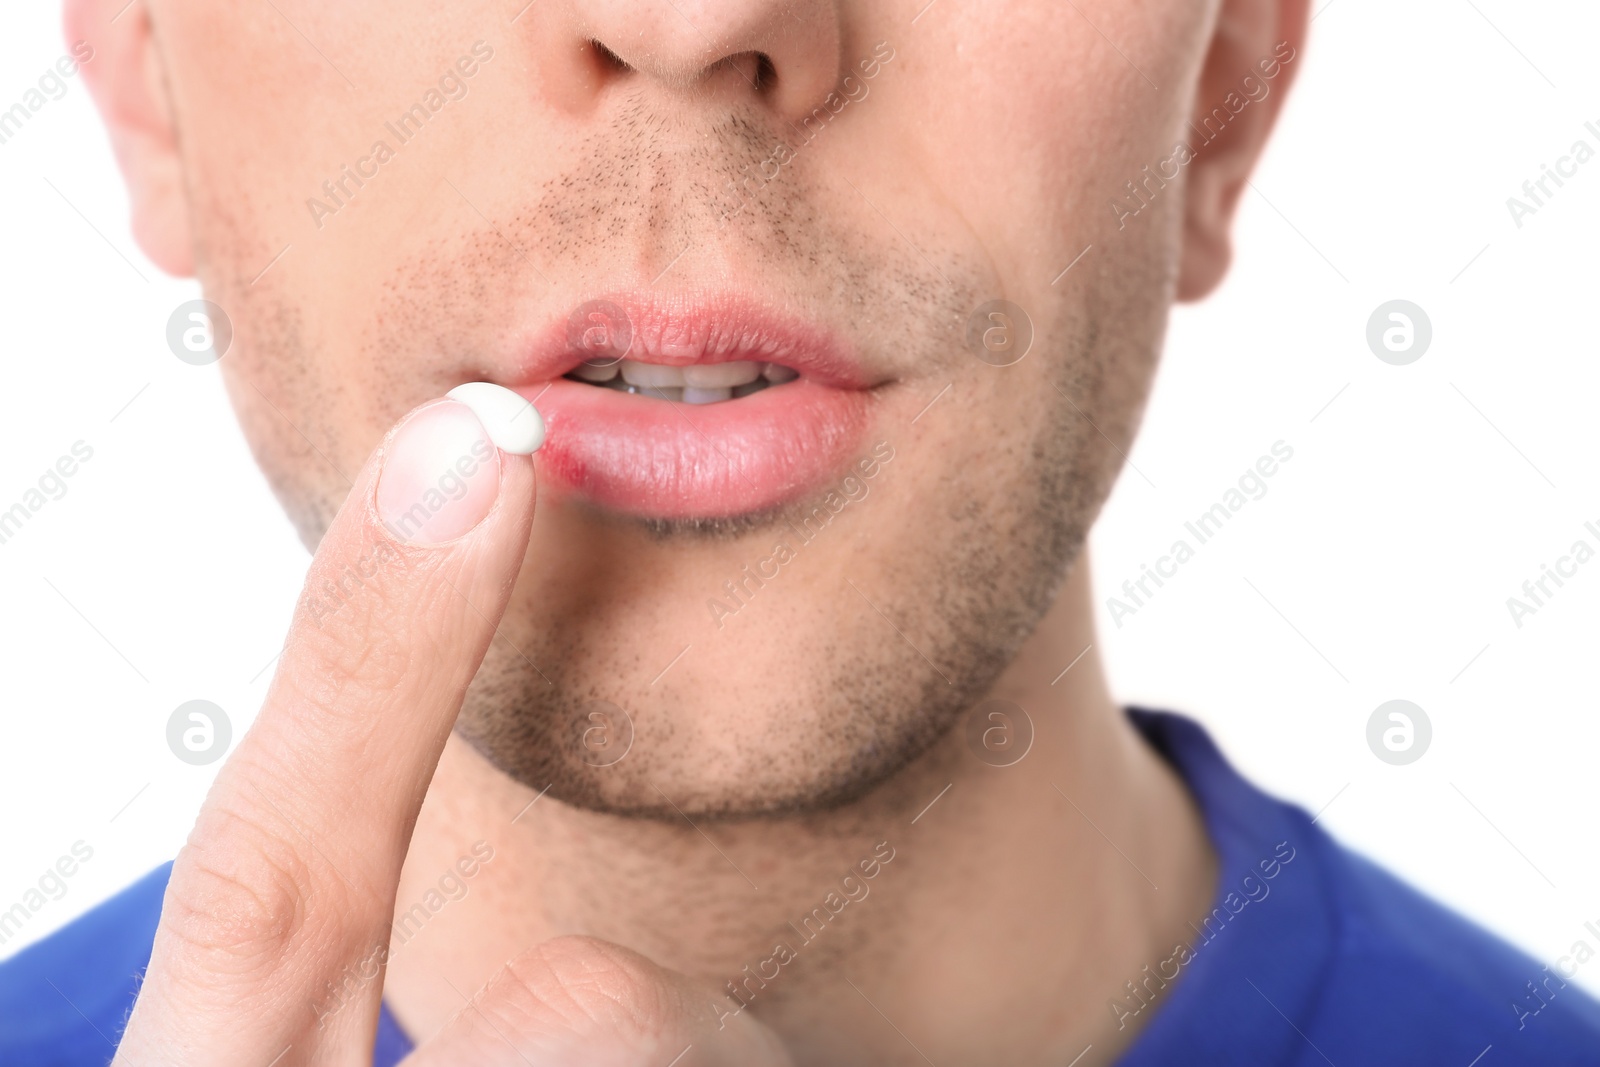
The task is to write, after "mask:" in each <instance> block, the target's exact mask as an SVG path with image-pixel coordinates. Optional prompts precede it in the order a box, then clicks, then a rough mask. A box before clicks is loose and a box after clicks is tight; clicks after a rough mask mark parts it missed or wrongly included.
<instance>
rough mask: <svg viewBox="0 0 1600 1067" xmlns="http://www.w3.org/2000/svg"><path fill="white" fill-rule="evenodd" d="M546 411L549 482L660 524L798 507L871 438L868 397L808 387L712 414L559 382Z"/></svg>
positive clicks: (795, 384) (735, 403)
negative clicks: (796, 504)
mask: <svg viewBox="0 0 1600 1067" xmlns="http://www.w3.org/2000/svg"><path fill="white" fill-rule="evenodd" d="M529 399H533V397H532V396H531V395H530V396H529ZM537 407H538V408H539V411H540V412H541V413H542V414H543V415H544V418H545V426H546V427H547V431H548V435H549V436H548V437H547V438H546V443H545V446H544V449H543V450H542V451H541V452H540V463H539V470H540V474H541V476H542V477H543V479H544V480H545V481H547V482H552V483H554V484H556V485H559V486H563V487H565V488H568V489H570V490H572V491H575V492H577V493H579V494H581V495H582V496H585V497H587V498H589V499H590V500H592V501H594V502H595V503H596V504H599V505H601V506H602V507H607V508H612V509H615V510H617V511H624V512H629V513H632V514H637V515H643V516H647V517H651V518H660V519H688V518H727V517H730V516H734V515H743V514H749V513H752V512H757V511H762V510H765V509H768V508H772V507H776V506H778V505H780V504H784V503H787V502H789V501H791V500H794V499H796V498H797V497H799V496H801V495H802V494H804V493H806V492H807V491H808V490H811V489H813V488H816V487H818V486H819V485H820V484H822V483H823V482H825V481H826V480H827V478H828V476H829V475H830V474H832V473H833V472H834V471H837V470H839V469H840V468H842V467H843V466H844V465H845V464H847V463H848V462H849V461H850V460H851V459H852V458H854V456H855V454H856V453H857V452H858V451H859V450H860V448H861V444H862V439H863V436H864V434H865V432H866V428H867V394H866V393H865V392H862V391H860V390H855V389H836V388H832V387H829V386H825V385H818V384H816V383H814V382H811V381H809V380H807V379H804V378H801V379H799V380H797V381H792V382H788V383H786V384H784V385H782V386H780V387H777V388H773V389H767V390H765V391H763V392H760V393H757V394H755V395H754V396H747V397H741V398H739V399H737V400H729V401H725V402H723V403H719V404H703V405H689V404H683V403H680V402H674V401H670V400H660V399H656V398H654V397H649V396H630V395H628V394H627V393H622V392H618V391H615V390H611V389H600V388H596V387H595V386H592V385H586V384H584V383H582V382H575V381H570V380H568V379H565V378H559V379H557V380H556V381H554V382H552V383H551V384H550V387H549V388H548V389H547V390H545V392H544V394H543V396H542V397H540V399H539V400H538V402H537Z"/></svg>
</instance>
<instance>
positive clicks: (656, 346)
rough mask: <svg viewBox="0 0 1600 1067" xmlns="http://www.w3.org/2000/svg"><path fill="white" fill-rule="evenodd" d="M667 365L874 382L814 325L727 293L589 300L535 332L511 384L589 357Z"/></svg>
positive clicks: (856, 384)
mask: <svg viewBox="0 0 1600 1067" xmlns="http://www.w3.org/2000/svg"><path fill="white" fill-rule="evenodd" d="M620 358H627V359H631V360H638V361H640V362H643V363H658V364H662V365H665V366H688V365H691V364H710V363H726V362H731V361H735V360H753V361H756V362H762V363H779V364H782V365H783V366H786V367H791V368H793V369H794V370H796V371H799V372H800V374H801V376H802V377H805V378H809V379H811V380H812V381H813V382H815V383H816V384H818V385H824V386H829V387H832V388H835V389H866V388H870V387H871V386H872V385H874V384H877V383H876V382H875V381H874V380H873V379H872V378H871V377H870V376H869V374H868V373H867V371H866V370H865V368H864V367H863V366H862V364H861V362H860V360H859V359H858V358H857V357H856V355H855V353H854V352H853V351H852V349H851V348H850V346H849V345H848V344H846V343H845V342H843V341H842V340H841V339H840V338H839V337H837V336H836V335H835V334H834V333H833V332H832V331H830V330H827V329H825V328H823V327H821V326H820V325H817V324H816V323H814V322H811V321H809V320H807V319H805V318H803V317H801V316H799V315H796V314H793V313H790V312H785V311H782V310H778V309H776V308H774V307H773V306H771V305H770V304H768V303H766V302H764V301H761V300H758V299H756V298H753V297H750V296H746V295H743V294H740V293H736V292H730V291H716V292H703V291H702V292H695V293H677V294H665V293H655V292H651V291H640V290H633V291H624V292H611V293H603V294H597V295H595V296H592V297H590V298H588V299H586V300H584V301H582V302H581V303H579V304H577V305H576V306H574V307H573V309H572V311H571V313H570V314H569V315H568V317H567V319H566V320H565V321H557V322H553V323H551V324H550V325H549V326H548V327H547V328H545V329H544V330H542V331H540V332H538V333H537V334H535V336H534V339H533V343H532V344H531V345H530V346H529V348H528V350H527V352H526V356H525V358H524V360H523V362H522V365H521V366H520V367H519V368H518V371H517V374H516V380H515V382H514V383H513V384H514V385H516V386H519V387H521V386H527V385H534V384H537V383H541V382H547V381H551V380H553V379H556V378H559V377H561V376H562V375H564V374H567V373H568V372H570V371H571V370H572V369H573V368H575V367H577V366H578V365H579V364H580V363H583V362H584V361H586V360H590V359H599V360H603V361H611V360H615V359H620Z"/></svg>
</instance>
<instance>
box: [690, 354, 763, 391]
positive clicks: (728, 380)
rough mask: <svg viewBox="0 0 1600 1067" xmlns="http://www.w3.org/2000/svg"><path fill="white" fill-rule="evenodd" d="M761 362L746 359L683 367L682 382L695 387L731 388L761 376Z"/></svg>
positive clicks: (747, 383) (748, 382)
mask: <svg viewBox="0 0 1600 1067" xmlns="http://www.w3.org/2000/svg"><path fill="white" fill-rule="evenodd" d="M761 366H762V365H761V364H760V363H751V362H749V361H748V360H739V361H737V362H734V363H705V364H699V365H696V366H692V367H684V368H683V384H685V385H692V386H694V387H695V388H697V389H731V388H733V387H734V386H736V385H749V384H750V383H751V382H753V381H755V380H756V379H757V378H759V377H761Z"/></svg>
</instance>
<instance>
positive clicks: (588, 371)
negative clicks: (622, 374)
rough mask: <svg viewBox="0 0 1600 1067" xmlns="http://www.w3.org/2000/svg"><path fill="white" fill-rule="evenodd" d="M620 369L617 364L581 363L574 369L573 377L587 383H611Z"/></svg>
mask: <svg viewBox="0 0 1600 1067" xmlns="http://www.w3.org/2000/svg"><path fill="white" fill-rule="evenodd" d="M619 369H620V368H619V367H618V366H617V364H616V363H604V364H601V363H580V364H578V365H577V366H576V367H574V368H573V369H572V376H573V377H574V378H578V379H580V380H581V381H585V382H595V383H599V382H609V381H610V380H611V379H613V378H615V377H616V376H617V373H618V371H619Z"/></svg>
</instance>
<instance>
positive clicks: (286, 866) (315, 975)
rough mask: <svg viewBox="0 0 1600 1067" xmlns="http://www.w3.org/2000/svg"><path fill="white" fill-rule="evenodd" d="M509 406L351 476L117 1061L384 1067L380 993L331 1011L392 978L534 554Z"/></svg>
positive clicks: (441, 425) (447, 425)
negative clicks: (439, 816)
mask: <svg viewBox="0 0 1600 1067" xmlns="http://www.w3.org/2000/svg"><path fill="white" fill-rule="evenodd" d="M497 389H498V387H492V386H490V387H484V389H481V390H476V391H474V390H471V389H468V390H465V391H464V392H459V393H458V392H455V391H453V392H452V396H457V395H461V396H462V399H463V400H465V401H466V402H465V403H463V402H460V401H458V400H451V399H447V400H442V401H435V402H432V403H429V404H425V405H423V406H422V407H420V408H418V409H416V410H414V411H412V412H411V413H410V414H409V415H407V416H406V417H405V418H404V419H402V420H401V422H400V424H399V425H398V426H396V427H395V429H393V430H391V431H390V433H389V435H388V436H387V437H386V438H385V439H384V441H383V443H382V444H381V445H380V446H379V448H378V449H377V450H376V451H375V452H374V454H373V456H372V457H371V458H370V459H369V460H368V461H367V463H366V465H365V466H364V467H363V469H362V471H361V473H360V475H359V476H358V477H357V479H356V482H355V485H354V487H353V488H352V490H351V492H350V495H349V497H348V498H347V499H346V501H345V503H344V506H343V507H342V508H341V509H340V511H339V514H338V515H337V517H336V518H335V519H334V521H333V524H332V525H331V527H330V528H329V530H328V532H327V534H326V535H325V537H324V538H323V541H322V543H321V545H320V546H319V547H318V549H317V552H316V557H315V559H314V560H313V561H312V565H311V569H310V572H309V574H308V575H307V578H306V585H305V590H304V592H303V593H302V596H301V599H300V602H299V605H298V608H297V610H296V612H295V616H294V621H293V623H292V625H291V627H290V631H289V636H288V640H287V641H286V643H285V645H284V650H283V655H282V657H281V659H280V661H279V666H278V670H277V673H276V675H275V677H274V678H273V682H272V685H271V688H270V690H269V692H268V695H267V699H266V702H265V704H264V705H263V707H262V710H261V713H260V715H259V716H258V718H257V720H256V722H255V724H254V725H253V726H252V727H251V729H250V731H249V733H248V734H247V735H246V736H245V738H244V739H243V740H242V741H241V742H240V744H239V747H238V749H237V751H235V753H234V754H233V756H232V757H231V758H230V760H229V762H228V764H227V765H226V766H225V767H224V768H223V770H222V772H221V774H220V775H219V776H218V778H217V781H216V783H215V784H214V785H213V787H212V790H211V792H210V794H209V795H208V796H207V798H206V802H205V805H204V807H203V808H202V810H201V814H200V817H199V819H198V821H197V823H196V825H195V828H194V830H193V832H192V833H191V835H190V837H189V841H188V844H187V845H186V846H185V848H184V849H183V850H182V852H181V853H180V854H179V856H178V859H177V861H176V862H175V863H174V866H173V870H172V876H171V880H170V881H169V883H168V887H167V894H166V900H165V903H164V906H163V913H162V920H161V925H160V927H159V929H158V931H157V934H156V941H155V947H154V952H153V954H152V957H151V964H150V969H149V972H148V974H147V976H146V979H145V985H144V988H143V989H142V991H141V994H140V997H139V1000H138V1002H137V1004H136V1006H135V1009H134V1013H133V1015H132V1017H131V1019H130V1021H129V1025H128V1029H127V1033H126V1036H125V1038H124V1040H123V1044H122V1048H121V1049H120V1050H119V1054H118V1062H124V1061H127V1062H132V1063H141V1062H162V1063H197V1064H198V1063H207V1064H212V1063H221V1062H228V1063H251V1062H258V1063H261V1064H266V1063H268V1062H270V1061H272V1060H273V1059H274V1057H275V1056H278V1055H280V1054H281V1053H282V1052H284V1051H285V1050H286V1049H287V1048H289V1047H296V1046H298V1048H299V1049H300V1050H301V1052H302V1053H307V1054H309V1055H307V1056H306V1057H304V1058H303V1057H302V1056H300V1055H297V1056H295V1057H294V1060H293V1061H294V1062H303V1061H306V1060H317V1061H320V1060H321V1059H323V1058H329V1059H331V1060H332V1061H336V1062H353V1061H356V1060H359V1057H360V1052H361V1050H362V1049H363V1046H364V1047H365V1049H366V1050H367V1051H370V1043H371V1039H372V1031H373V1028H374V1026H375V1025H376V1018H377V1012H378V1001H379V996H380V993H381V989H382V983H381V982H380V981H370V980H369V981H367V982H366V984H365V986H364V987H363V988H361V989H357V990H355V991H354V993H353V995H349V994H347V995H343V996H342V1002H343V1010H341V1011H340V1012H339V1013H338V1016H337V1018H329V1017H328V1016H327V1014H326V1011H325V1010H324V1011H322V1012H319V1011H318V1009H317V1005H318V1003H319V999H318V998H319V997H321V998H322V999H324V1000H325V999H326V998H327V994H328V993H329V992H330V991H331V989H332V985H333V981H334V979H335V978H336V977H338V976H341V975H343V974H344V973H345V971H346V969H347V968H349V967H350V966H351V965H352V964H356V963H362V964H364V965H365V966H366V968H367V969H370V961H371V960H372V958H373V957H374V954H375V953H376V954H379V960H378V962H379V966H378V968H377V975H381V973H382V968H381V962H382V961H381V953H382V952H384V951H386V948H387V945H388V925H389V920H390V917H391V913H392V911H393V907H394V893H395V886H396V883H397V881H398V878H399V873H400V867H401V864H402V862H403V860H404V858H405V852H406V847H407V844H408V842H409V839H410V835H411V829H412V825H413V823H414V822H415V819H416V815H417V811H418V808H419V807H420V805H421V802H422V798H423V795H424V793H425V791H426V789H427V785H428V782H429V780H430V778H431V777H432V774H433V770H434V766H435V764H436V762H437V760H438V758H439V754H440V751H441V750H442V749H443V746H444V743H445V741H446V739H447V738H448V736H449V733H450V729H451V727H452V725H453V723H454V722H455V718H456V715H457V713H458V712H459V711H460V707H461V702H462V699H463V696H464V694H465V692H466V688H467V685H468V683H469V682H470V681H471V680H472V677H473V675H474V674H475V673H476V671H477V669H478V666H479V665H480V663H481V662H482V659H483V655H484V653H485V651H486V649H487V648H488V644H489V642H490V640H491V639H492V638H493V636H494V630H495V626H496V625H497V623H498V621H499V618H500V616H501V614H502V612H503V611H504V610H505V605H506V601H507V598H508V597H509V595H510V591H511V587H512V585H513V583H514V581H515V578H516V574H517V570H518V568H519V566H520V564H521V561H522V557H523V554H524V552H525V551H526V548H527V543H528V535H529V530H530V528H531V525H532V519H533V504H534V489H535V480H534V470H533V464H532V461H531V460H530V459H529V458H528V457H527V456H526V455H521V454H514V453H513V452H508V451H506V450H504V449H502V448H500V447H497V442H498V444H500V445H506V446H508V447H509V448H512V449H515V450H522V449H524V448H526V450H528V451H531V449H532V447H537V445H538V443H539V441H540V440H542V436H543V432H542V425H540V424H539V423H538V419H539V417H538V413H537V412H535V411H534V410H533V408H532V406H531V405H529V404H528V403H527V401H525V400H522V399H521V398H520V397H516V396H515V394H511V393H510V392H509V391H507V390H498V391H497V392H496V391H494V390H497ZM500 394H504V396H501V395H500ZM507 398H510V399H509V400H508V399H507ZM517 405H520V408H518V407H517ZM519 418H520V419H521V420H528V419H531V420H532V424H529V423H527V422H524V423H523V424H522V426H521V429H523V430H524V431H525V432H523V433H521V434H520V435H519V434H517V433H516V431H517V430H518V428H519V427H518V420H519ZM535 431H536V432H535ZM530 445H531V447H528V446H530ZM377 975H374V977H376V976H377ZM313 1048H314V1049H316V1050H318V1051H317V1052H316V1053H315V1054H310V1053H311V1050H312V1049H313Z"/></svg>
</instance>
